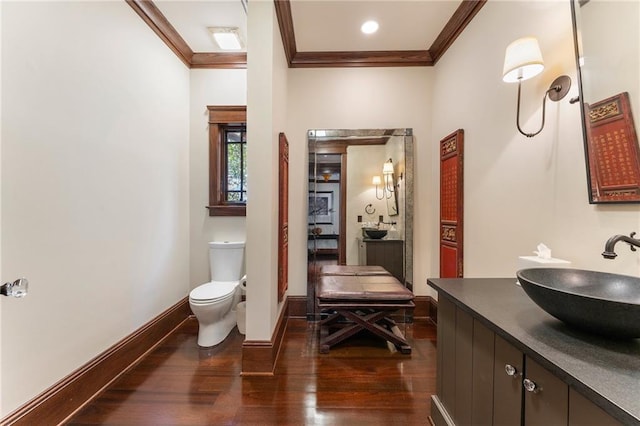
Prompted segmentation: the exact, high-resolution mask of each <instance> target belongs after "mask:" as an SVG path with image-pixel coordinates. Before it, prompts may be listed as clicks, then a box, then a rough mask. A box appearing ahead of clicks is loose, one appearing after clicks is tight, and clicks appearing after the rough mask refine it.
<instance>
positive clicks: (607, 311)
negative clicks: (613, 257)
mask: <svg viewBox="0 0 640 426" xmlns="http://www.w3.org/2000/svg"><path fill="white" fill-rule="evenodd" d="M516 275H517V276H518V281H519V282H520V285H521V286H522V288H523V289H524V291H525V292H526V293H527V295H528V296H529V297H530V298H531V300H533V301H534V302H535V303H536V304H537V305H538V306H540V307H541V308H542V309H544V310H545V311H547V312H548V313H549V314H551V315H553V316H554V317H556V318H558V319H559V320H561V321H563V322H565V323H567V324H569V325H571V326H574V327H576V328H580V329H582V330H583V331H587V332H590V333H595V334H599V335H602V336H605V337H613V338H627V339H628V338H638V337H640V278H637V277H631V276H626V275H617V274H610V273H606V272H596V271H585V270H580V269H560V268H534V269H521V270H520V271H518V272H517V274H516Z"/></svg>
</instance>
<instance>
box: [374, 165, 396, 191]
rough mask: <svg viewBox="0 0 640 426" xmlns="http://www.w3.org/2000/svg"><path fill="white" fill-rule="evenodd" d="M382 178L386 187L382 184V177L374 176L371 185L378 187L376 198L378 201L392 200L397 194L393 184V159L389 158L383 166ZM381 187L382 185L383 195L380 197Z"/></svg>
mask: <svg viewBox="0 0 640 426" xmlns="http://www.w3.org/2000/svg"><path fill="white" fill-rule="evenodd" d="M382 176H383V178H384V185H383V184H382V180H381V179H380V176H374V177H373V180H372V181H371V183H372V184H373V185H375V186H376V198H377V199H378V200H384V199H385V198H387V199H388V198H391V196H392V195H393V193H394V192H395V189H394V184H393V162H392V161H391V158H389V161H386V162H385V163H384V165H383V166H382ZM380 185H382V195H378V191H379V189H378V186H380Z"/></svg>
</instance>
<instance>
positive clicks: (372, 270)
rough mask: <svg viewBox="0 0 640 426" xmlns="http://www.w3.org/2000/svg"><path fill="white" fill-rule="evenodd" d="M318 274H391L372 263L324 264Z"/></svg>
mask: <svg viewBox="0 0 640 426" xmlns="http://www.w3.org/2000/svg"><path fill="white" fill-rule="evenodd" d="M320 275H347V276H348V275H391V273H390V272H389V271H387V270H386V269H384V268H383V267H382V266H374V265H324V266H322V268H320Z"/></svg>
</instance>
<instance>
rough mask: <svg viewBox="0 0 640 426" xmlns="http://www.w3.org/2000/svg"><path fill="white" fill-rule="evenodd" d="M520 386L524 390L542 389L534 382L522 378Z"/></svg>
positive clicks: (535, 390) (534, 391)
mask: <svg viewBox="0 0 640 426" xmlns="http://www.w3.org/2000/svg"><path fill="white" fill-rule="evenodd" d="M522 386H523V387H524V390H526V391H527V392H533V393H538V392H540V391H541V390H542V388H540V387H539V386H538V385H536V382H534V381H533V380H529V379H524V380H523V381H522Z"/></svg>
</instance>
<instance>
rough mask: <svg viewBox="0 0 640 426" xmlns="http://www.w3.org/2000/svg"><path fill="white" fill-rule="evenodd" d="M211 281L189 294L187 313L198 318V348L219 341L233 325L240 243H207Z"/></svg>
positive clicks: (240, 278)
mask: <svg viewBox="0 0 640 426" xmlns="http://www.w3.org/2000/svg"><path fill="white" fill-rule="evenodd" d="M209 267H210V269H211V281H210V282H208V283H206V284H202V285H200V286H198V287H196V288H194V289H193V290H191V293H189V305H190V306H191V311H192V312H193V313H194V315H195V316H196V318H197V319H198V325H199V327H198V346H202V347H209V346H214V345H217V344H218V343H220V342H222V341H223V340H224V339H225V338H226V337H227V336H228V335H229V333H230V332H231V330H233V327H235V325H236V305H237V304H238V302H240V299H241V297H242V292H241V284H242V282H243V281H244V280H246V277H243V276H242V273H243V269H244V242H229V241H224V242H217V241H213V242H210V243H209Z"/></svg>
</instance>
